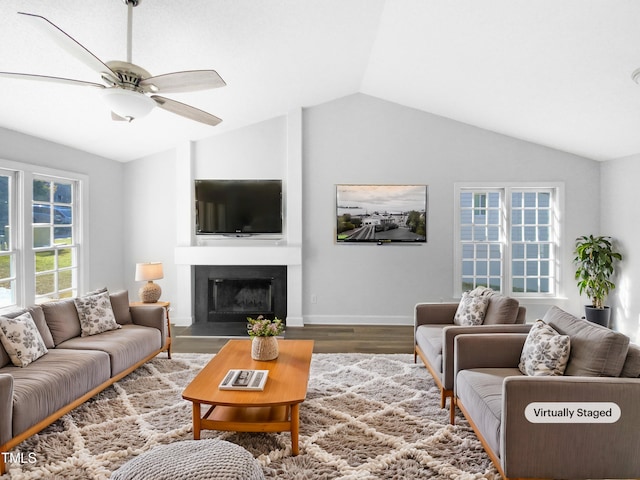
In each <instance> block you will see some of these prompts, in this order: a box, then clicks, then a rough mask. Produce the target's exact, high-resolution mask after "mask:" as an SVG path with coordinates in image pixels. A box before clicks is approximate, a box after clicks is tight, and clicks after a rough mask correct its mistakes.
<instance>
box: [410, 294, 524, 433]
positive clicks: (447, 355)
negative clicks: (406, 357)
mask: <svg viewBox="0 0 640 480" xmlns="http://www.w3.org/2000/svg"><path fill="white" fill-rule="evenodd" d="M457 309H458V304H457V303H418V304H417V305H416V306H415V309H414V361H416V360H417V357H418V356H419V357H420V359H421V360H422V361H423V363H424V364H425V366H426V367H427V370H428V371H429V373H430V374H431V376H432V377H433V379H434V381H435V383H436V385H437V386H438V388H439V389H440V395H441V397H440V407H441V408H444V407H445V405H446V402H447V398H450V399H451V402H450V408H451V413H450V421H451V423H452V424H453V423H454V419H455V404H454V401H453V362H454V355H453V350H454V339H455V337H456V336H457V335H460V334H465V333H498V332H516V333H526V332H528V330H529V327H530V325H526V324H525V319H526V314H527V311H526V308H525V307H522V306H520V304H519V302H518V301H517V300H516V299H515V298H511V297H506V296H503V295H499V294H493V295H490V296H489V305H488V306H487V309H486V312H485V315H484V321H483V323H482V325H473V326H461V325H454V316H455V313H456V310H457Z"/></svg>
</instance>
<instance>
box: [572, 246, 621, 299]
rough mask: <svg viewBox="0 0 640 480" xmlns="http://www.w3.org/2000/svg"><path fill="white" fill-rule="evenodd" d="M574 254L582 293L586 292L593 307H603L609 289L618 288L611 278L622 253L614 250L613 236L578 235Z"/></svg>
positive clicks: (577, 278) (576, 277)
mask: <svg viewBox="0 0 640 480" xmlns="http://www.w3.org/2000/svg"><path fill="white" fill-rule="evenodd" d="M574 254H575V258H574V259H573V263H574V264H575V265H576V276H575V279H576V280H577V282H578V289H579V290H580V295H582V293H586V294H587V296H588V297H589V298H590V299H591V302H592V306H593V307H595V308H598V309H603V308H604V300H605V298H606V297H607V295H608V294H609V291H611V290H613V289H614V288H616V286H615V284H614V283H613V282H612V281H611V280H610V278H611V276H612V275H613V271H614V266H615V262H616V261H620V260H622V255H621V254H620V253H618V252H616V251H615V250H614V248H613V244H612V243H611V237H609V236H599V237H594V236H593V235H589V236H588V237H587V236H582V237H578V238H577V239H576V247H575V250H574Z"/></svg>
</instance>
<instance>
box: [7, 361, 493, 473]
mask: <svg viewBox="0 0 640 480" xmlns="http://www.w3.org/2000/svg"><path fill="white" fill-rule="evenodd" d="M161 357H162V358H156V359H154V360H153V361H151V362H149V363H148V364H146V365H145V366H143V367H141V368H139V369H138V370H137V371H135V372H134V373H132V374H131V375H129V376H128V377H126V378H124V379H123V380H121V381H120V382H118V383H116V384H115V385H113V386H112V387H109V388H108V389H106V390H105V391H103V392H102V393H100V394H99V395H97V396H96V397H94V398H93V399H91V400H90V401H89V402H87V403H85V404H84V405H81V406H80V407H78V408H77V409H75V410H74V411H72V412H71V413H70V414H68V415H66V416H65V417H63V418H62V419H60V420H59V421H57V422H56V423H54V424H53V425H51V426H50V427H48V428H47V429H45V430H43V431H42V432H41V433H40V434H39V435H36V436H34V437H32V438H31V439H29V440H27V441H25V442H23V443H22V444H21V445H19V446H18V447H17V448H16V449H15V450H14V451H13V453H14V455H15V456H14V458H18V457H19V456H20V457H21V458H22V459H23V461H22V462H14V463H11V464H9V474H8V475H4V476H3V477H1V478H2V480H5V479H9V478H11V479H16V480H18V479H41V478H55V479H65V480H68V479H83V480H86V479H108V478H109V476H110V474H111V472H112V471H114V470H116V469H117V468H118V467H120V466H121V465H122V464H123V463H125V462H126V461H127V460H130V459H131V458H133V457H134V456H136V455H139V454H141V453H143V452H146V451H148V450H150V449H152V448H153V447H155V446H157V445H161V444H166V443H171V442H175V441H178V440H186V439H191V438H192V434H191V430H192V429H191V403H189V402H186V401H184V400H183V399H182V397H181V393H182V390H183V389H184V387H185V386H186V385H187V383H188V382H189V381H190V380H191V379H192V378H193V377H194V376H195V374H196V373H197V372H198V371H199V370H200V369H201V368H202V367H203V366H204V365H205V364H206V363H207V362H208V361H209V359H210V358H211V355H204V354H175V355H174V359H173V360H167V359H166V357H165V356H164V355H161ZM439 398H440V397H439V392H438V390H437V388H436V387H435V385H434V383H433V381H432V380H431V377H430V376H429V375H428V373H427V372H426V369H425V368H424V366H422V365H421V364H420V363H418V364H417V365H416V364H414V363H413V355H406V354H399V355H369V354H314V355H313V361H312V364H311V378H310V381H309V391H308V395H307V400H306V401H305V402H304V403H303V404H302V406H301V408H300V425H301V426H300V455H298V456H296V457H293V456H291V440H290V435H289V433H235V432H211V431H204V432H203V434H202V438H221V439H224V440H227V441H230V442H233V443H236V444H238V445H241V446H243V447H244V448H246V449H247V450H249V451H250V452H251V453H252V454H253V455H254V457H256V458H257V459H258V460H259V462H260V463H261V464H262V466H263V469H264V474H265V477H266V478H275V479H296V480H307V479H308V480H324V479H382V478H384V479H398V480H401V479H402V480H405V479H414V478H415V479H417V478H435V479H453V478H456V479H479V478H486V479H498V478H499V476H498V474H497V472H496V470H495V469H494V467H493V466H492V465H491V462H490V460H489V458H488V457H487V455H486V454H485V453H484V451H483V449H482V447H481V445H480V442H479V441H478V440H477V438H476V437H475V435H474V433H473V431H472V430H471V428H470V427H469V425H468V424H467V422H466V421H465V420H464V418H463V417H461V416H458V418H457V425H455V426H452V425H449V423H448V411H447V410H442V409H440V408H439Z"/></svg>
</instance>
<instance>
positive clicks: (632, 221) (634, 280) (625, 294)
mask: <svg viewBox="0 0 640 480" xmlns="http://www.w3.org/2000/svg"><path fill="white" fill-rule="evenodd" d="M601 172H602V175H601V178H602V192H603V195H602V221H601V226H602V228H601V234H602V235H611V236H612V237H613V238H614V241H615V244H616V246H617V247H618V248H619V250H620V252H621V253H622V254H623V260H622V262H620V264H619V265H618V269H617V275H616V277H615V279H614V283H616V289H615V290H613V292H611V294H610V295H609V302H608V303H609V304H610V305H611V306H612V308H613V311H612V317H613V322H614V323H613V327H614V328H615V329H617V330H620V331H621V332H623V333H626V334H627V335H629V336H631V337H632V339H633V340H634V341H635V342H636V343H640V297H639V296H638V291H640V255H638V253H639V252H640V249H639V247H638V245H639V244H638V238H640V221H639V220H640V214H639V213H638V199H637V197H636V193H637V188H638V179H639V178H640V155H635V156H633V157H629V158H624V159H620V160H613V161H610V162H604V163H602V165H601Z"/></svg>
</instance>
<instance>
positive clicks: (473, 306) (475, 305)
mask: <svg viewBox="0 0 640 480" xmlns="http://www.w3.org/2000/svg"><path fill="white" fill-rule="evenodd" d="M488 305H489V297H488V296H486V295H473V293H472V292H464V293H463V294H462V298H461V299H460V304H459V305H458V309H457V310H456V314H455V316H454V317H453V323H454V324H455V325H482V322H483V321H484V314H485V312H486V311H487V306H488Z"/></svg>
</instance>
